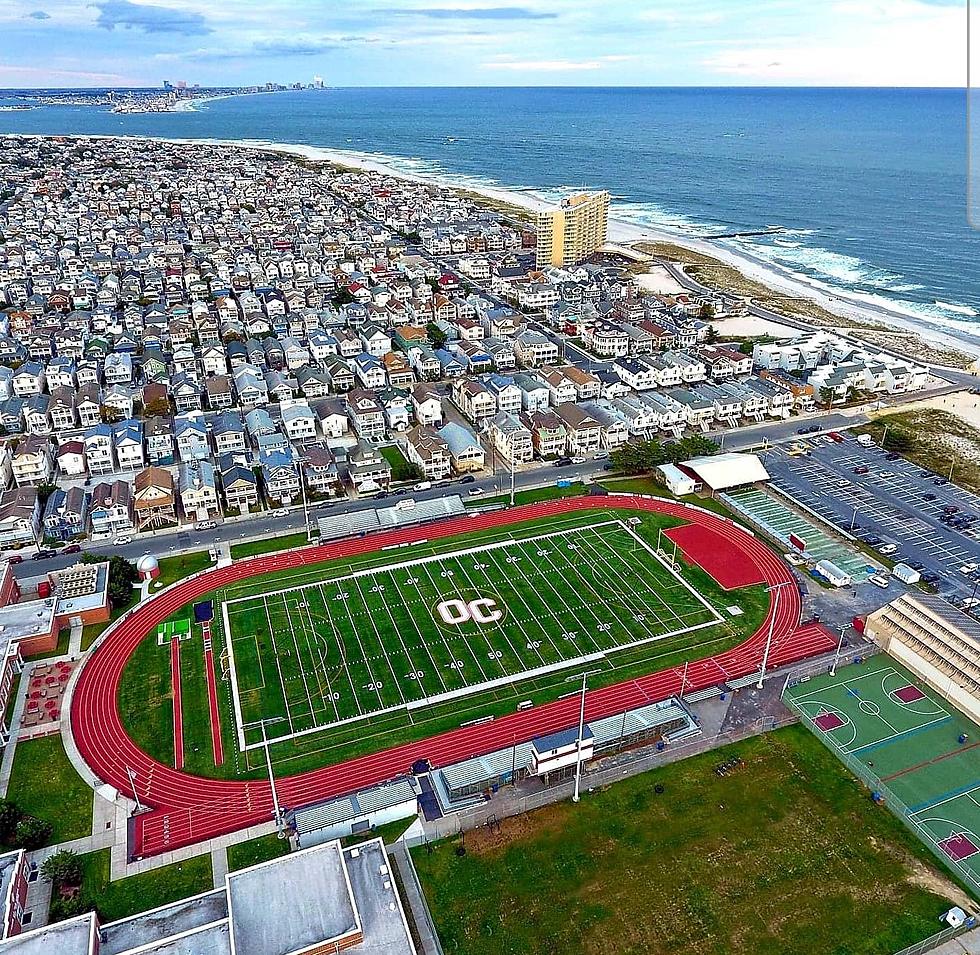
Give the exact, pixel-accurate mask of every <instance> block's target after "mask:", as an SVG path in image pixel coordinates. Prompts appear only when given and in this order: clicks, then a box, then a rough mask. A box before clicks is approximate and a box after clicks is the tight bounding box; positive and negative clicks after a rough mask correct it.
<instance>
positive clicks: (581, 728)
mask: <svg viewBox="0 0 980 955" xmlns="http://www.w3.org/2000/svg"><path fill="white" fill-rule="evenodd" d="M588 679H589V674H588V672H586V673H583V674H582V701H581V704H580V705H579V713H578V743H577V746H576V753H575V793H574V795H573V796H572V802H578V801H579V787H580V785H581V781H582V737H583V736H584V735H585V685H586V683H587V681H588Z"/></svg>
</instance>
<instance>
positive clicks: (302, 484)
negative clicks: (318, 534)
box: [296, 458, 313, 544]
mask: <svg viewBox="0 0 980 955" xmlns="http://www.w3.org/2000/svg"><path fill="white" fill-rule="evenodd" d="M305 460H306V458H298V459H297V461H296V463H297V464H298V465H299V490H300V494H301V495H302V497H303V521H304V523H305V525H306V543H307V544H309V543H310V542H311V541H312V540H313V529H312V528H311V527H310V506H309V503H308V502H307V500H306V480H305V479H304V477H303V462H304V461H305Z"/></svg>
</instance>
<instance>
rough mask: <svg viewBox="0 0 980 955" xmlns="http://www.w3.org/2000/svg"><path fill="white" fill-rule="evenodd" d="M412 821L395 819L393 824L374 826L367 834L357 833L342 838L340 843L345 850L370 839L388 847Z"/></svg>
mask: <svg viewBox="0 0 980 955" xmlns="http://www.w3.org/2000/svg"><path fill="white" fill-rule="evenodd" d="M414 820H415V817H414V816H413V817H412V818H411V819H396V820H395V821H394V822H389V823H386V824H385V825H383V826H375V827H374V828H373V829H371V830H369V831H368V832H359V833H357V834H356V835H351V836H344V838H343V839H341V840H340V842H341V845H343V846H344V847H345V848H346V847H348V846H356V845H359V844H360V843H362V842H370V841H371V840H372V839H380V840H381V841H382V842H383V843H384V844H385V845H388V844H389V843H392V842H394V841H395V840H396V839H397V838H398V837H399V836H400V835H401V834H402V833H403V832H404V831H405V830H406V829H407V828H408V827H409V826H410V825H411V824H412V822H413V821H414Z"/></svg>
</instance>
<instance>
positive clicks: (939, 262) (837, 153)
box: [0, 88, 980, 337]
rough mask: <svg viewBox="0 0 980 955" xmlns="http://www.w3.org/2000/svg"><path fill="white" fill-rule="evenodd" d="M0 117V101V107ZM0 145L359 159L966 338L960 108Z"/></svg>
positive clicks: (441, 102)
mask: <svg viewBox="0 0 980 955" xmlns="http://www.w3.org/2000/svg"><path fill="white" fill-rule="evenodd" d="M13 102H14V101H13V100H11V99H9V98H4V96H3V94H0V107H2V106H5V105H10V104H12V103H13ZM0 133H41V134H81V133H92V134H102V135H134V136H144V135H145V136H163V137H172V138H216V139H260V140H269V141H273V142H281V143H302V144H307V145H312V146H322V147H325V148H332V149H339V150H348V151H352V152H356V153H360V154H365V155H370V156H371V157H372V158H375V159H378V160H382V161H385V162H388V163H390V164H391V165H392V166H394V167H396V168H399V169H402V170H404V171H408V172H414V173H420V174H426V175H433V176H439V177H440V178H443V179H445V180H447V181H449V182H453V183H457V184H460V185H477V186H479V185H484V186H488V185H492V186H496V187H505V188H512V189H519V190H524V191H527V192H529V193H532V194H534V195H536V196H539V197H541V198H546V199H552V200H553V199H555V198H557V197H558V196H559V195H560V194H561V193H563V192H565V191H567V190H568V189H569V188H573V187H590V188H605V189H608V190H609V191H610V192H611V193H612V195H613V197H614V208H613V215H615V216H617V217H619V218H623V219H629V220H632V221H634V222H637V223H640V224H647V225H655V226H658V227H663V226H669V227H673V228H676V229H679V230H681V231H682V232H684V233H687V234H690V235H695V236H702V237H704V236H712V235H716V234H720V233H731V232H755V231H758V230H764V229H767V228H768V227H770V226H778V227H780V228H782V229H783V230H785V231H784V232H782V233H781V234H780V235H778V236H764V237H758V236H757V237H747V238H740V239H734V240H725V241H726V243H728V244H730V245H732V246H734V247H736V248H738V249H740V250H742V251H745V252H748V253H750V254H751V255H753V256H756V257H762V258H764V259H765V260H767V261H769V262H771V263H773V264H774V265H776V266H779V267H780V268H782V269H788V270H790V271H792V272H794V273H796V274H799V275H802V276H806V277H807V278H808V279H809V280H810V281H811V282H816V283H818V284H819V285H820V286H822V287H824V288H826V289H827V290H829V291H830V292H831V293H833V292H834V290H839V291H846V292H848V293H850V294H856V295H859V296H861V297H863V298H865V299H866V300H867V301H869V302H877V303H880V304H883V305H887V306H889V307H891V308H897V309H900V310H902V311H906V312H908V313H910V314H913V315H915V316H917V317H919V318H920V319H923V320H925V321H928V322H929V323H931V324H935V325H937V326H947V327H956V328H958V329H960V330H967V329H968V330H970V331H971V332H972V333H973V334H976V335H977V336H978V337H980V268H978V262H980V232H977V231H975V230H973V229H972V228H971V227H970V225H969V224H968V222H967V125H966V93H965V91H963V90H895V89H858V90H853V89H848V90H841V89H756V88H738V89H717V88H711V89H687V88H685V89H659V88H657V89H650V88H643V89H624V88H595V89H578V88H528V89H521V88H500V89H477V88H462V89H459V88H453V89H432V88H418V89H408V88H398V89H330V90H326V91H301V92H288V93H276V94H271V95H259V96H244V97H234V98H230V99H225V100H218V101H213V102H210V103H207V104H204V105H201V106H199V107H198V108H197V109H195V110H193V111H187V112H180V113H161V114H147V115H119V114H113V113H111V112H109V111H108V110H102V109H98V108H93V107H71V106H45V107H42V108H39V109H34V110H29V111H0Z"/></svg>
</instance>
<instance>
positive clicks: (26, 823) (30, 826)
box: [14, 816, 51, 849]
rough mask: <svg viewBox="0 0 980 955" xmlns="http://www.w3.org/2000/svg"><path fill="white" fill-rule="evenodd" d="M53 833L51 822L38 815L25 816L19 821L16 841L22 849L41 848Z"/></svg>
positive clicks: (15, 835) (15, 836)
mask: <svg viewBox="0 0 980 955" xmlns="http://www.w3.org/2000/svg"><path fill="white" fill-rule="evenodd" d="M50 835H51V823H50V822H45V821H44V820H43V819H38V818H37V816H24V817H23V819H21V820H20V822H18V823H17V829H16V831H15V834H14V843H15V844H16V845H18V846H20V847H21V848H22V849H40V848H41V846H43V845H45V844H46V843H47V841H48V838H49V837H50Z"/></svg>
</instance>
